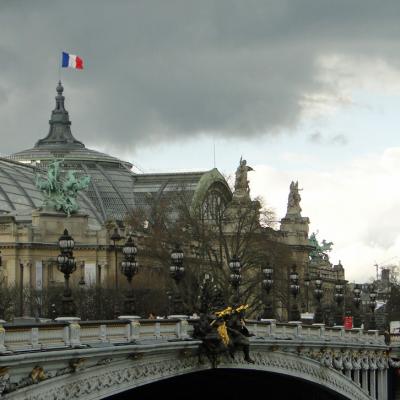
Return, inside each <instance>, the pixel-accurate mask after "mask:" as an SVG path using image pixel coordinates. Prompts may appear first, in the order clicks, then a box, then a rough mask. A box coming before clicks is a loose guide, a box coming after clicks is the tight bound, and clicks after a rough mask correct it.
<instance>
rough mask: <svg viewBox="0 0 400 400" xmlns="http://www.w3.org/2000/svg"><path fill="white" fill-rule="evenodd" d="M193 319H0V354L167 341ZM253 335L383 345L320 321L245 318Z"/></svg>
mask: <svg viewBox="0 0 400 400" xmlns="http://www.w3.org/2000/svg"><path fill="white" fill-rule="evenodd" d="M193 323H194V320H186V319H157V320H145V319H134V318H132V319H120V320H112V321H79V318H71V319H63V320H62V321H54V322H51V323H42V324H40V323H38V324H31V325H13V324H8V323H5V322H4V321H3V322H0V354H10V353H19V352H24V351H35V350H38V351H43V350H53V349H65V348H76V347H100V346H111V345H122V344H128V343H133V342H136V341H140V342H145V341H171V340H182V339H189V338H191V335H192V332H193ZM247 327H248V329H249V331H250V332H252V333H254V335H255V337H256V338H264V339H270V340H279V341H282V340H293V339H297V340H302V341H308V342H310V341H323V342H324V343H325V342H340V343H349V344H369V345H384V344H385V343H384V337H383V336H382V335H378V332H377V331H363V330H361V329H352V330H344V329H343V327H333V328H328V327H325V326H324V325H323V324H318V325H302V324H299V323H288V324H284V323H275V322H274V321H267V322H262V321H248V322H247Z"/></svg>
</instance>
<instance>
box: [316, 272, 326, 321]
mask: <svg viewBox="0 0 400 400" xmlns="http://www.w3.org/2000/svg"><path fill="white" fill-rule="evenodd" d="M322 283H323V282H322V279H321V275H320V274H318V277H317V279H316V280H315V289H314V296H315V299H316V300H317V307H316V309H315V313H314V323H315V324H323V323H324V317H323V314H322V307H321V299H322V297H323V296H324V291H323V290H322Z"/></svg>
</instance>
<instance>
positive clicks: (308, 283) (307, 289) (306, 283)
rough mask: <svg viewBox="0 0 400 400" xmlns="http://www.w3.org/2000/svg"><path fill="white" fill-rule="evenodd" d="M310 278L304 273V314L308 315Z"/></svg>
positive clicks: (307, 273)
mask: <svg viewBox="0 0 400 400" xmlns="http://www.w3.org/2000/svg"><path fill="white" fill-rule="evenodd" d="M310 283H311V278H310V274H309V272H306V273H305V275H304V286H305V288H306V312H307V313H308V308H309V296H308V295H309V293H308V291H309V288H310Z"/></svg>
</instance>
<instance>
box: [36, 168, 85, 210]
mask: <svg viewBox="0 0 400 400" xmlns="http://www.w3.org/2000/svg"><path fill="white" fill-rule="evenodd" d="M61 164H62V160H54V161H53V162H52V163H50V164H49V168H48V170H47V177H46V178H43V177H42V176H39V175H37V176H36V186H37V187H38V188H39V189H40V190H41V191H42V193H43V196H44V202H43V206H44V207H45V208H47V209H53V210H56V211H61V212H64V213H65V214H67V215H68V216H70V215H71V214H73V213H75V212H77V211H78V210H79V206H78V204H77V202H76V196H77V194H78V191H80V190H83V189H86V188H87V187H88V186H89V183H90V177H89V176H84V177H82V178H76V177H75V173H76V172H75V171H68V172H67V174H66V178H65V177H63V176H62V175H61V170H60V165H61Z"/></svg>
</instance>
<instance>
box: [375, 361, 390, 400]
mask: <svg viewBox="0 0 400 400" xmlns="http://www.w3.org/2000/svg"><path fill="white" fill-rule="evenodd" d="M377 373H378V382H377V383H378V400H387V395H388V393H387V390H388V389H387V379H388V377H387V369H386V368H385V369H380V370H378V372H377Z"/></svg>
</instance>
